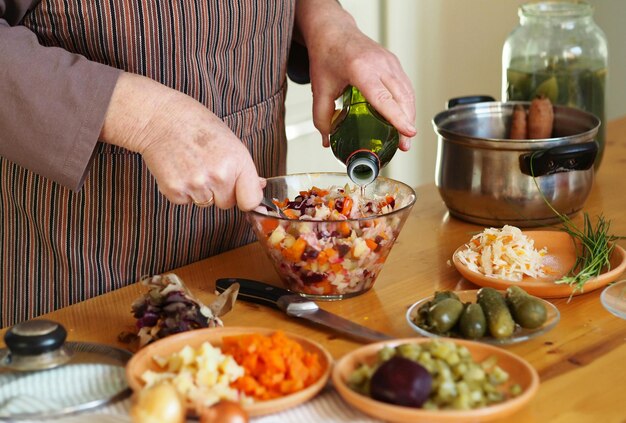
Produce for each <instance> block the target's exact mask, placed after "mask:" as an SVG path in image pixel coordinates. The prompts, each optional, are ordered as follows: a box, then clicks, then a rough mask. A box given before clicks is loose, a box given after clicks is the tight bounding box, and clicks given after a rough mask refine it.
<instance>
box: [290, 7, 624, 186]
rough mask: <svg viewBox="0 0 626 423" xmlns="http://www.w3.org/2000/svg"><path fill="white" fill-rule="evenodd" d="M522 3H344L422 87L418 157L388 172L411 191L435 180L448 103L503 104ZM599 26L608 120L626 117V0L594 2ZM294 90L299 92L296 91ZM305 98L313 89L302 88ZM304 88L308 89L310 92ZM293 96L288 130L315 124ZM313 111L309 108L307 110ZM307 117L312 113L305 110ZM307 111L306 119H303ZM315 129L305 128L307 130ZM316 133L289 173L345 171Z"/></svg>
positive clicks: (409, 156) (299, 144)
mask: <svg viewBox="0 0 626 423" xmlns="http://www.w3.org/2000/svg"><path fill="white" fill-rule="evenodd" d="M522 3H524V1H521V0H504V1H503V0H342V4H343V5H344V7H346V8H347V9H348V10H349V11H351V12H352V13H353V14H354V15H355V18H356V20H357V23H358V24H359V26H360V27H361V28H362V29H365V30H366V31H369V32H368V34H369V35H370V36H372V38H374V39H377V40H379V41H381V42H383V43H385V45H386V46H387V47H388V48H389V49H390V50H391V51H392V52H394V53H395V54H396V55H397V56H398V58H399V59H400V61H401V62H402V64H403V66H404V68H405V70H406V71H407V73H408V75H409V77H410V78H411V80H412V82H413V85H414V87H415V92H416V97H417V104H416V107H417V119H416V127H417V128H418V135H417V137H416V139H415V140H414V142H413V146H412V148H411V151H409V152H407V153H401V152H399V153H398V154H396V156H395V157H394V159H393V160H392V162H391V163H390V165H389V166H388V167H387V168H386V169H385V171H384V173H385V174H386V175H388V176H391V177H393V178H395V179H399V180H401V181H404V182H406V183H409V184H411V185H419V184H422V183H427V182H432V181H433V180H434V173H435V157H436V142H437V139H436V136H435V133H434V132H433V129H432V125H431V120H432V118H433V117H434V116H435V115H436V114H437V113H438V112H440V111H442V110H443V109H444V105H445V102H446V100H448V99H449V98H452V97H457V96H461V95H470V94H489V95H491V96H493V97H495V98H496V99H500V91H501V73H502V71H501V55H502V46H503V44H504V41H505V39H506V37H507V36H508V34H509V32H510V31H511V30H512V29H513V28H514V27H515V26H516V25H517V24H518V16H517V8H518V6H519V5H520V4H522ZM591 3H592V4H593V5H594V7H595V9H596V13H595V17H596V22H598V24H599V25H600V26H601V27H602V28H603V29H604V31H605V33H606V35H607V39H608V42H609V56H610V59H609V78H608V85H607V114H608V117H609V118H610V119H611V118H615V117H618V116H622V115H626V83H624V81H626V25H624V22H626V1H624V0H591ZM290 90H291V88H290ZM298 90H299V91H298V92H299V93H300V95H303V94H304V93H306V96H307V98H308V101H310V89H309V88H308V87H306V88H303V87H299V88H298ZM302 90H306V92H303V91H302ZM295 91H296V90H293V92H292V91H290V94H288V105H287V107H288V118H287V122H288V129H289V126H291V127H292V129H293V128H294V127H295V128H297V127H298V126H297V125H294V124H293V122H294V120H290V115H291V114H292V113H294V111H295V110H294V109H296V108H297V109H298V113H299V114H300V117H299V119H310V114H309V116H308V117H307V116H306V111H307V110H308V113H310V105H308V106H304V107H303V106H302V103H299V104H300V106H297V107H290V105H289V101H294V100H293V99H294V98H295V97H297V96H298V94H297V93H294V92H295ZM307 107H308V108H307ZM303 111H304V112H303ZM303 113H304V115H303ZM306 125H307V124H306V123H303V124H302V125H301V127H305V126H306ZM309 129H310V131H311V132H313V134H310V135H308V136H303V137H299V138H297V139H295V140H294V141H290V145H289V148H290V150H289V159H288V165H287V168H288V171H289V172H290V173H291V172H298V171H327V170H339V171H342V170H343V167H342V166H341V165H340V164H339V163H338V162H337V161H336V160H335V159H334V157H333V155H332V153H331V152H330V150H328V149H322V147H321V146H320V138H319V135H318V134H317V133H315V131H314V129H313V128H312V125H311V124H310V123H309Z"/></svg>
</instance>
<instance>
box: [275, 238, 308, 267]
mask: <svg viewBox="0 0 626 423" xmlns="http://www.w3.org/2000/svg"><path fill="white" fill-rule="evenodd" d="M306 245H307V244H306V241H305V240H304V239H302V238H298V239H297V240H296V242H295V243H294V244H293V245H292V246H291V247H289V248H285V249H284V250H283V251H281V254H282V255H283V257H284V258H285V259H287V260H289V261H291V262H293V263H296V262H299V261H300V259H301V258H302V253H304V249H305V248H306Z"/></svg>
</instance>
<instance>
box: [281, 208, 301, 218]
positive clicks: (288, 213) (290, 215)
mask: <svg viewBox="0 0 626 423" xmlns="http://www.w3.org/2000/svg"><path fill="white" fill-rule="evenodd" d="M283 213H284V214H285V216H287V217H288V218H289V219H294V220H298V219H299V218H300V213H299V212H297V211H295V210H293V209H285V210H283Z"/></svg>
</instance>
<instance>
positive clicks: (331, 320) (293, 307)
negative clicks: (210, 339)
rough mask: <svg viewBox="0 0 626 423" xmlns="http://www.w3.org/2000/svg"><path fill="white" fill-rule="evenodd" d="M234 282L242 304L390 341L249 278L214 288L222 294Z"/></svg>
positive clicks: (220, 282)
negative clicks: (252, 304)
mask: <svg viewBox="0 0 626 423" xmlns="http://www.w3.org/2000/svg"><path fill="white" fill-rule="evenodd" d="M234 283H238V284H239V294H238V298H239V299H242V300H244V301H249V302H253V303H256V304H261V305H266V306H270V307H274V308H277V309H279V310H282V311H284V312H285V313H286V314H287V315H288V316H292V317H300V318H302V319H306V320H309V321H311V322H314V323H317V324H320V325H323V326H326V327H329V328H331V329H334V330H336V331H338V332H341V333H343V334H346V335H349V336H350V337H352V338H356V339H359V340H363V341H368V342H377V341H386V340H389V339H393V338H392V337H391V336H389V335H386V334H384V333H381V332H377V331H375V330H372V329H369V328H367V327H365V326H361V325H359V324H358V323H354V322H352V321H350V320H347V319H344V318H343V317H340V316H337V315H336V314H332V313H329V312H328V311H326V310H322V309H321V308H320V307H319V306H318V305H317V304H316V303H315V302H313V301H311V300H310V299H308V298H305V297H302V296H300V295H298V294H294V293H293V292H290V291H287V290H286V289H283V288H278V287H276V286H272V285H268V284H266V283H263V282H259V281H254V280H250V279H240V278H224V279H218V280H217V281H216V282H215V289H216V290H217V292H223V291H225V290H226V289H228V287H229V286H231V285H232V284H234Z"/></svg>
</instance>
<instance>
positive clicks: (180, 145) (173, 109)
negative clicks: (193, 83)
mask: <svg viewBox="0 0 626 423" xmlns="http://www.w3.org/2000/svg"><path fill="white" fill-rule="evenodd" d="M101 138H102V139H103V140H104V141H106V142H109V143H111V144H115V145H119V146H121V147H124V148H127V149H129V150H131V151H135V152H138V153H140V154H141V155H142V157H143V159H144V161H145V163H146V165H147V166H148V169H149V170H150V172H151V173H152V174H153V175H154V177H155V178H156V181H157V184H158V187H159V190H160V191H161V193H162V194H163V195H165V196H166V197H167V198H168V199H169V200H170V201H171V202H172V203H175V204H190V203H197V204H202V203H206V202H207V201H209V200H211V199H213V202H214V203H215V205H216V206H217V207H219V208H222V209H227V208H230V207H232V206H234V205H235V204H236V205H237V206H239V208H240V209H242V210H250V209H252V208H254V207H256V206H258V204H259V202H260V201H261V198H262V195H263V194H262V186H263V183H264V180H262V179H260V178H259V176H258V174H257V171H256V168H255V165H254V162H253V161H252V157H251V156H250V154H249V152H248V150H247V149H246V147H245V146H244V145H243V144H242V143H241V141H240V140H239V139H238V138H237V137H236V136H235V134H233V133H232V132H231V130H230V128H228V126H227V125H226V124H225V123H224V122H223V121H222V120H221V119H219V118H218V117H217V116H215V115H214V114H213V113H211V112H210V111H209V110H208V109H207V108H206V107H204V106H203V105H202V104H200V103H199V102H197V101H196V100H194V99H193V98H191V97H189V96H187V95H185V94H182V93H180V92H178V91H175V90H172V89H169V88H167V87H165V86H163V85H161V84H158V83H157V82H154V81H152V80H150V79H148V78H145V77H142V76H138V75H133V74H127V73H125V74H122V75H121V76H120V79H119V80H118V83H117V85H116V88H115V90H114V93H113V97H112V99H111V104H110V105H109V109H108V111H107V115H106V117H105V122H104V126H103V129H102V133H101Z"/></svg>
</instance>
